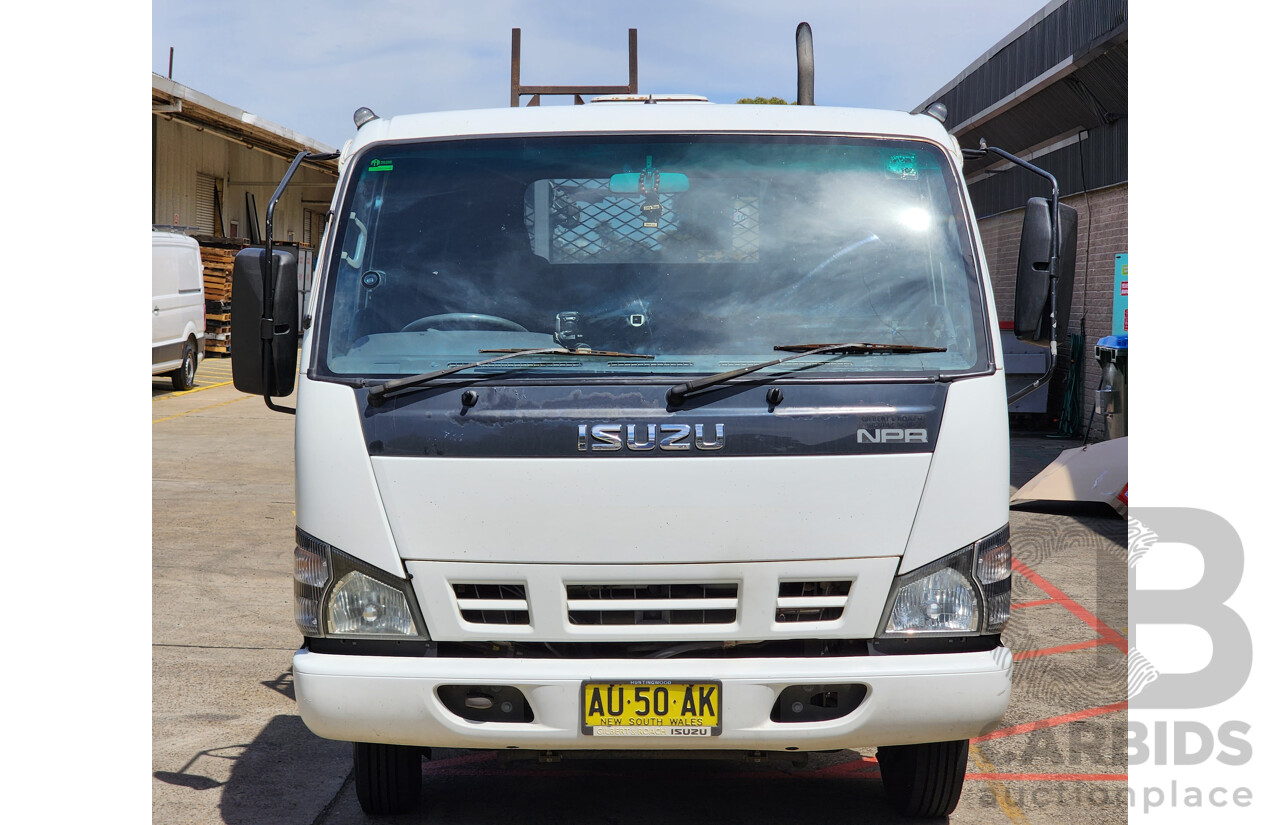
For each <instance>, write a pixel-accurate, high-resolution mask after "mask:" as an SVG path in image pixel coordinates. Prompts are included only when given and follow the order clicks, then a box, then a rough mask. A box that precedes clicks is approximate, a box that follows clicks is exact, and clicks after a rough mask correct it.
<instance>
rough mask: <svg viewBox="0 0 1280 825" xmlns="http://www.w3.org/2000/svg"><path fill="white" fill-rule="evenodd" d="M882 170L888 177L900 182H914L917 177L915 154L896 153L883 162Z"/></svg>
mask: <svg viewBox="0 0 1280 825" xmlns="http://www.w3.org/2000/svg"><path fill="white" fill-rule="evenodd" d="M884 170H885V172H886V173H888V174H889V175H890V176H892V177H895V178H899V179H901V180H915V179H916V177H917V172H916V155H915V152H898V153H896V154H893V155H890V156H889V157H888V159H887V160H886V161H885V164H884Z"/></svg>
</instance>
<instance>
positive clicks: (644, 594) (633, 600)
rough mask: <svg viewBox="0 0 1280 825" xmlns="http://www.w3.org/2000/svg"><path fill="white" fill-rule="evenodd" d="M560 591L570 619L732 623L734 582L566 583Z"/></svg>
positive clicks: (628, 622)
mask: <svg viewBox="0 0 1280 825" xmlns="http://www.w3.org/2000/svg"><path fill="white" fill-rule="evenodd" d="M565 596H566V599H567V607H568V612H569V622H570V624H575V625H629V626H634V625H646V624H657V625H707V624H732V623H733V622H734V621H736V620H737V618H738V584H737V582H711V583H704V584H685V583H662V584H567V585H565Z"/></svg>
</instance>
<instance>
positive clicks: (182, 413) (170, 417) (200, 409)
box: [151, 395, 257, 424]
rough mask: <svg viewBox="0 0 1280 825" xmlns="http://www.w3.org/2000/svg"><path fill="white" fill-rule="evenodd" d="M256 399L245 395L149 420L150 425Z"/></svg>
mask: <svg viewBox="0 0 1280 825" xmlns="http://www.w3.org/2000/svg"><path fill="white" fill-rule="evenodd" d="M256 397H257V396H254V395H245V396H241V397H240V398H233V399H231V400H230V401H222V402H220V403H218V404H210V405H209V406H207V407H196V408H195V409H194V410H187V411H186V412H180V413H178V414H177V415H167V416H165V417H164V418H153V419H151V423H152V424H159V423H160V422H161V421H171V420H173V419H175V418H181V417H182V416H184V415H190V414H191V413H196V412H204V411H205V410H212V409H214V408H215V407H225V406H227V405H228V404H234V403H236V402H237V401H243V400H245V399H246V398H256Z"/></svg>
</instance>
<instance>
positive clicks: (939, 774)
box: [876, 739, 969, 817]
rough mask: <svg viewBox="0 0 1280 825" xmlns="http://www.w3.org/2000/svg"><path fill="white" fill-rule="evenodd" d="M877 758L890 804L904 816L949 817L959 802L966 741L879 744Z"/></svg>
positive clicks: (967, 746) (967, 760)
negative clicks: (884, 745)
mask: <svg viewBox="0 0 1280 825" xmlns="http://www.w3.org/2000/svg"><path fill="white" fill-rule="evenodd" d="M876 758H877V759H878V760H879V762H880V781H881V782H882V783H883V784H884V790H885V794H886V795H887V796H888V797H889V803H890V804H891V805H893V807H894V809H895V810H896V811H898V812H899V813H900V814H902V815H903V816H910V817H942V816H948V815H949V814H951V812H952V811H954V810H955V809H956V805H958V804H959V803H960V790H961V788H962V786H963V785H964V771H965V767H966V766H967V765H968V763H969V740H967V739H961V740H958V741H955V742H929V743H926V744H922V745H894V746H892V747H882V748H879V749H877V751H876Z"/></svg>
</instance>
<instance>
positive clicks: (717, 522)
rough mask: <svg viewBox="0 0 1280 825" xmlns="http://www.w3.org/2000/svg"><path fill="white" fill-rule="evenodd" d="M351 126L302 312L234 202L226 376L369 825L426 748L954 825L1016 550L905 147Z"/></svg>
mask: <svg viewBox="0 0 1280 825" xmlns="http://www.w3.org/2000/svg"><path fill="white" fill-rule="evenodd" d="M356 123H357V131H356V134H355V136H354V137H353V138H352V140H351V141H350V142H349V143H348V144H347V146H346V147H345V148H344V149H343V150H342V152H341V153H340V158H339V168H340V170H341V174H340V180H339V183H338V186H337V191H336V193H335V195H334V198H333V202H332V207H331V210H330V212H329V220H328V224H327V228H326V231H325V233H324V239H323V241H322V245H321V248H320V250H319V252H318V255H317V260H318V264H317V267H316V273H315V287H314V289H313V291H312V293H311V294H310V296H309V300H308V302H307V304H306V306H305V307H304V308H303V311H302V312H301V313H299V312H298V311H297V306H296V301H297V297H296V296H297V292H296V289H295V285H296V279H297V263H296V261H295V260H294V259H293V257H292V255H290V254H289V253H287V252H284V251H281V250H276V249H274V248H273V247H272V245H271V234H270V220H271V218H270V215H271V207H269V208H268V240H267V244H266V247H265V248H264V249H251V250H244V251H242V252H241V253H240V255H239V257H238V258H237V261H236V274H235V278H236V280H235V283H234V289H233V293H232V294H233V325H234V328H233V332H232V341H233V359H234V360H233V365H234V371H235V383H236V386H237V387H239V388H240V389H242V390H244V391H247V392H253V393H259V394H262V395H264V396H265V398H266V401H267V404H268V406H270V407H272V408H273V409H282V410H285V411H287V412H295V410H291V409H287V408H285V407H282V406H281V405H280V404H279V403H278V402H277V401H275V400H273V399H279V398H281V397H283V396H287V395H289V394H291V393H292V391H293V390H294V382H295V377H296V389H297V396H296V405H297V406H296V416H297V417H296V467H297V546H296V549H295V550H294V558H295V581H294V594H295V619H296V622H297V625H298V628H299V630H300V631H301V633H302V637H303V642H302V645H301V649H300V650H298V652H297V654H296V655H295V657H294V660H293V669H294V680H295V681H294V685H295V690H296V693H297V702H298V708H299V711H300V713H301V716H302V719H303V720H304V721H305V722H306V724H307V725H308V727H310V729H311V730H312V731H314V732H315V733H316V734H318V735H319V736H322V737H326V738H330V739H337V740H346V741H351V742H353V743H355V744H354V764H355V778H356V787H357V791H358V796H359V799H360V802H361V804H362V805H363V806H364V808H365V810H366V811H369V812H372V813H390V812H397V811H404V810H408V809H410V808H412V807H413V806H415V805H417V804H418V802H419V796H420V793H421V778H422V770H421V768H422V763H421V759H422V758H423V757H424V756H429V754H430V750H429V749H430V748H432V747H446V748H481V749H496V750H523V751H534V752H539V753H546V752H553V753H564V752H568V751H591V750H595V751H601V750H626V751H641V750H656V749H663V750H681V751H687V752H689V756H690V757H696V756H697V752H706V751H708V750H720V751H741V752H747V753H751V754H759V753H761V752H772V751H777V752H809V751H825V750H830V749H843V748H850V749H870V748H875V749H877V750H876V751H875V753H876V755H877V757H878V760H879V767H880V772H881V775H882V777H883V784H884V787H885V790H886V792H887V794H888V796H889V798H890V799H891V800H892V802H893V803H894V805H895V806H896V807H897V808H898V809H899V810H901V811H902V812H904V813H906V814H908V815H917V816H938V815H942V814H946V813H949V812H950V811H952V810H953V809H954V808H955V806H956V803H957V800H958V798H959V795H960V790H961V784H962V782H963V779H964V773H965V765H966V759H967V753H968V740H969V739H970V738H971V737H975V736H978V735H981V734H983V733H985V732H988V731H990V730H992V729H994V728H995V727H996V726H997V725H998V724H999V722H1000V719H1001V716H1002V714H1003V713H1004V711H1005V708H1006V705H1007V703H1008V701H1009V692H1010V684H1011V681H1010V680H1011V669H1012V655H1011V654H1010V651H1009V650H1008V649H1007V648H1005V647H1004V646H1003V645H1002V644H1001V640H1000V633H1001V629H1002V628H1003V627H1004V625H1005V622H1006V620H1007V619H1008V617H1009V607H1010V573H1011V570H1010V568H1011V552H1010V542H1009V527H1008V522H1009V518H1008V505H1007V502H1008V498H1009V487H1008V484H1009V460H1008V425H1007V419H1008V416H1007V410H1006V397H1005V378H1004V375H1003V370H1002V359H1001V352H1000V348H999V343H998V342H999V340H1000V338H999V331H998V322H997V318H996V305H995V301H994V299H993V295H992V288H991V283H990V279H989V276H988V272H987V266H986V263H985V261H984V258H983V254H982V248H981V245H980V239H979V236H978V230H977V225H976V221H975V218H974V214H973V210H972V208H971V206H970V202H969V198H968V194H967V192H966V189H965V186H964V180H963V178H962V176H961V172H960V169H961V166H962V152H961V150H960V148H959V146H958V144H957V143H956V141H955V140H954V139H953V138H952V137H951V136H950V135H949V134H948V133H947V132H946V131H945V129H944V128H943V125H942V123H941V122H940V121H939V119H938V118H937V117H936V116H929V115H925V114H922V115H908V114H905V113H900V112H881V111H863V110H855V109H840V108H829V107H818V106H747V105H741V106H740V105H729V106H725V105H715V104H711V103H707V102H703V101H700V100H699V99H694V98H690V97H688V96H679V97H672V98H671V99H668V100H662V99H659V98H656V97H648V96H645V97H636V98H620V99H619V98H614V99H609V100H602V101H598V102H589V103H587V104H586V105H581V106H558V107H525V108H508V109H495V110H483V111H463V112H443V113H436V114H423V115H412V116H404V117H392V118H380V117H377V116H376V115H374V114H373V113H372V112H370V111H369V110H367V109H362V110H359V111H358V112H357V113H356ZM990 151H999V150H990ZM1002 154H1003V153H1002ZM309 157H319V156H309V155H305V154H303V155H299V156H298V158H297V159H296V160H295V161H294V164H293V167H291V169H290V175H291V174H292V172H293V170H294V169H296V168H297V166H298V165H299V164H300V163H301V162H303V161H305V160H306V159H307V158H309ZM1008 157H1009V158H1010V159H1011V160H1013V162H1016V163H1018V164H1020V165H1023V166H1027V164H1025V163H1023V162H1021V161H1017V160H1016V159H1013V158H1012V156H1008ZM1028 168H1031V167H1028ZM287 180H288V176H286V179H285V181H283V182H282V183H281V186H280V189H279V190H277V193H276V198H278V197H279V194H280V192H281V191H283V189H284V187H285V185H286V184H287ZM274 201H275V199H273V201H272V206H274ZM1068 212H1069V210H1068V208H1067V207H1065V206H1063V207H1061V208H1059V207H1058V204H1057V198H1056V186H1055V195H1054V197H1053V198H1052V199H1047V200H1046V199H1033V201H1032V203H1031V204H1030V206H1029V209H1028V218H1027V225H1028V227H1029V229H1028V231H1026V232H1024V239H1023V244H1024V248H1023V250H1022V255H1023V258H1024V261H1023V264H1022V266H1021V268H1022V270H1023V274H1022V275H1020V283H1019V294H1018V299H1017V300H1018V316H1019V317H1018V319H1017V324H1018V327H1019V329H1020V331H1022V332H1023V333H1024V337H1027V338H1032V339H1037V340H1040V341H1041V342H1042V343H1046V344H1047V343H1049V341H1050V340H1051V338H1052V333H1053V329H1054V324H1053V320H1054V314H1055V309H1056V312H1057V314H1058V315H1061V314H1062V304H1061V303H1060V301H1061V300H1062V297H1061V294H1060V292H1059V294H1058V295H1055V286H1056V284H1057V278H1056V275H1057V273H1058V272H1059V271H1060V270H1063V269H1065V270H1066V272H1068V273H1069V272H1070V270H1071V266H1072V264H1071V263H1069V261H1070V260H1071V258H1072V256H1073V254H1074V251H1073V250H1074V223H1073V222H1072V223H1071V225H1070V227H1068V229H1069V231H1066V230H1064V229H1063V223H1064V222H1065V221H1063V220H1060V219H1059V215H1060V214H1061V215H1066V214H1067V213H1068ZM1037 245H1038V249H1033V248H1032V247H1035V246H1037ZM1059 247H1062V248H1063V249H1064V250H1065V254H1062V255H1058V254H1055V250H1057V249H1058V248H1059ZM1064 262H1066V263H1065V265H1064ZM1023 281H1025V283H1023ZM1066 292H1067V293H1068V294H1069V292H1070V290H1069V289H1068V290H1066ZM299 316H301V322H300V326H301V329H299V328H298V327H299V323H298V321H296V320H295V319H297V318H298V317H299ZM299 342H300V348H299ZM299 357H300V364H299V362H298V359H299ZM1046 378H1047V374H1046ZM1042 380H1044V379H1042Z"/></svg>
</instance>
